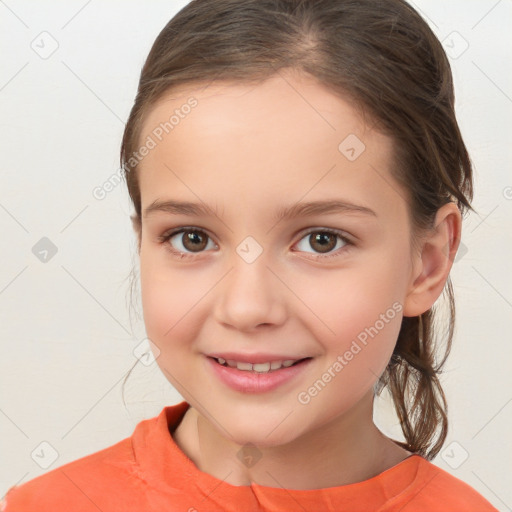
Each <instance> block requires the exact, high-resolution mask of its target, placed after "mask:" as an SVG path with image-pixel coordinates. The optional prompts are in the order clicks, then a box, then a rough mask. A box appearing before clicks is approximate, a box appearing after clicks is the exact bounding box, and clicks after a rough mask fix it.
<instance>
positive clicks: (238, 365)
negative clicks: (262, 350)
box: [236, 362, 252, 371]
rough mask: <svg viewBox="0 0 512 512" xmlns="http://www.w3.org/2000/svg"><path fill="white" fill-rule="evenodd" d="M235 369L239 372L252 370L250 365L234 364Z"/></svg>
mask: <svg viewBox="0 0 512 512" xmlns="http://www.w3.org/2000/svg"><path fill="white" fill-rule="evenodd" d="M236 367H237V368H238V369H239V370H249V371H251V370H252V364H251V363H240V362H238V363H236Z"/></svg>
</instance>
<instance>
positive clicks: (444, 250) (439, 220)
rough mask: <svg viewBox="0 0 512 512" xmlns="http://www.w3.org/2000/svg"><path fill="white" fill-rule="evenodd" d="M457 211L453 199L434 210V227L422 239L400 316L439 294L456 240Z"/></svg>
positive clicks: (415, 311)
mask: <svg viewBox="0 0 512 512" xmlns="http://www.w3.org/2000/svg"><path fill="white" fill-rule="evenodd" d="M461 222H462V218H461V214H460V211H459V209H458V207H457V205H456V204H455V203H452V202H450V203H447V204H445V205H444V206H442V207H441V208H440V209H439V210H438V211H437V214H436V219H435V223H434V228H433V229H432V231H431V233H430V234H428V235H427V236H426V237H425V238H424V239H423V241H422V246H421V251H420V254H418V256H417V258H418V259H417V261H416V262H415V263H416V264H415V265H414V267H415V274H414V275H413V276H411V280H412V282H411V284H410V287H409V291H408V293H407V296H406V298H405V301H404V316H408V317H412V316H418V315H421V314H422V313H424V312H425V311H427V310H428V309H430V308H431V307H432V305H433V304H434V302H435V301H436V300H437V299H438V297H439V296H440V295H441V293H442V291H443V288H444V285H445V283H446V281H447V279H448V276H449V274H450V270H451V268H452V265H453V261H454V259H455V254H456V253H457V249H458V247H459V244H460V235H461Z"/></svg>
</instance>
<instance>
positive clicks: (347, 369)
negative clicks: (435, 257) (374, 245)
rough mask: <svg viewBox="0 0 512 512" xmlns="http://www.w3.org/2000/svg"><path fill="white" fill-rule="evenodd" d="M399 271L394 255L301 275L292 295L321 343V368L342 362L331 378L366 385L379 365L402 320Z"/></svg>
mask: <svg viewBox="0 0 512 512" xmlns="http://www.w3.org/2000/svg"><path fill="white" fill-rule="evenodd" d="M400 272H402V273H403V269H402V270H400V265H397V264H396V262H395V259H394V258H390V257H388V258H387V260H386V258H385V257H381V258H380V259H378V258H377V259H376V261H374V262H372V264H369V263H368V264H365V265H360V266H357V267H353V268H350V269H343V270H339V271H331V272H329V273H328V274H327V273H326V274H325V275H324V277H319V276H318V273H317V274H315V275H313V274H311V275H310V276H307V275H303V276H302V278H301V281H300V289H297V295H299V296H301V297H305V301H304V302H305V303H306V304H307V305H308V309H307V310H306V309H304V308H301V309H303V310H304V311H303V314H301V319H302V322H303V324H304V325H305V327H306V328H307V329H308V330H309V331H311V332H312V333H314V337H315V338H316V339H317V340H318V342H319V344H320V345H321V350H322V352H323V353H324V354H325V356H326V360H325V362H326V365H327V368H330V367H332V365H334V364H335V362H336V361H338V362H339V364H341V365H342V366H343V372H341V371H338V372H336V374H337V375H340V376H341V374H342V373H343V375H344V377H342V378H341V379H336V380H338V381H342V380H343V381H345V382H346V383H350V384H351V385H353V384H356V383H360V384H362V383H369V382H371V381H374V380H375V379H376V378H377V377H378V376H379V375H380V374H381V373H382V371H383V370H384V369H385V367H386V365H387V363H388V362H389V358H390V357H391V354H392V352H393V349H394V346H395V344H396V340H397V337H398V333H399V331H400V325H401V320H402V309H403V305H402V302H403V294H402V290H403V277H402V276H401V275H400ZM319 348H320V347H319ZM338 356H340V357H341V361H340V360H339V359H338ZM337 369H338V370H340V366H339V365H337ZM335 370H336V369H331V371H335ZM345 379H346V380H345Z"/></svg>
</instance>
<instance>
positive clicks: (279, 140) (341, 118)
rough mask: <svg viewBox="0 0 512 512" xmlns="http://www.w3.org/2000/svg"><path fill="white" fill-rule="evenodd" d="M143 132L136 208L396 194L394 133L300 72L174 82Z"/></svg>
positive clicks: (386, 202) (378, 204)
mask: <svg viewBox="0 0 512 512" xmlns="http://www.w3.org/2000/svg"><path fill="white" fill-rule="evenodd" d="M149 139H151V140H152V145H153V144H154V147H153V148H152V149H151V151H149V152H148V154H147V155H146V156H145V157H144V159H143V160H142V161H141V162H140V164H139V181H140V188H141V195H142V204H143V208H144V206H147V205H148V204H149V203H151V202H152V201H154V200H156V199H162V198H165V196H167V195H170V196H172V197H177V196H179V197H180V198H181V199H188V200H196V201H197V199H198V197H200V198H201V199H203V197H207V198H208V199H212V198H213V201H207V202H208V203H209V204H212V203H221V204H225V203H226V202H231V203H233V204H234V203H236V204H238V206H240V207H244V206H245V207H248V206H249V204H250V205H252V206H256V205H257V204H258V201H259V204H262V202H263V203H264V204H265V205H266V206H268V205H269V203H271V202H273V201H274V202H276V204H282V203H283V200H284V199H287V201H286V202H287V203H290V202H294V201H299V200H300V199H301V198H302V197H305V196H306V195H308V197H307V199H308V200H314V199H319V197H322V198H339V197H343V198H344V199H351V200H354V201H355V200H359V202H360V203H361V204H365V203H366V205H367V206H369V204H368V203H372V209H375V208H377V209H381V210H382V209H385V208H392V207H393V206H395V207H396V206H397V205H396V202H397V200H400V199H401V198H403V192H401V191H400V190H399V186H398V184H397V183H396V182H394V180H393V178H392V177H391V174H390V167H391V162H392V149H393V148H392V141H391V140H390V139H389V138H388V137H387V136H385V135H383V134H382V133H380V132H378V131H376V130H374V129H373V128H372V127H371V126H368V125H366V124H365V122H364V121H363V119H362V118H361V116H360V114H359V112H358V111H357V110H356V108H355V107H354V106H353V105H352V104H351V102H350V100H349V99H344V98H343V97H340V96H339V95H336V94H334V93H332V92H331V91H329V90H328V89H327V88H325V87H323V86H322V85H321V84H319V83H318V82H317V81H315V80H313V79H311V78H307V77H304V76H298V75H290V74H288V75H284V74H283V75H276V76H274V77H272V78H270V79H268V80H266V81H265V82H262V83H259V84H240V83H229V82H225V83H214V84H211V85H204V84H202V85H196V86H180V87H179V88H177V89H174V90H171V91H169V92H168V93H166V94H165V95H164V96H162V98H161V99H160V100H159V101H158V102H157V103H156V104H155V105H154V106H153V108H152V109H151V110H150V111H149V112H148V114H147V116H146V118H145V120H144V124H143V126H142V130H141V136H140V143H141V144H143V143H144V142H145V141H148V140H149ZM233 195H236V198H235V197H233ZM194 196H195V197H194ZM327 196H329V197H327ZM205 200H206V198H205ZM374 207H375V208H374ZM395 209H396V208H395Z"/></svg>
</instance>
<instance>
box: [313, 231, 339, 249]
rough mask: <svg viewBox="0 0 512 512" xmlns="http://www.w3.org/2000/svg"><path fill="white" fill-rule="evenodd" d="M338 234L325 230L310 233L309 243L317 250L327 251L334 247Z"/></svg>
mask: <svg viewBox="0 0 512 512" xmlns="http://www.w3.org/2000/svg"><path fill="white" fill-rule="evenodd" d="M337 237H338V235H334V234H332V233H326V232H323V231H322V232H318V233H312V234H311V235H309V243H310V245H311V247H313V249H315V250H317V251H318V252H329V251H332V250H333V249H334V247H336V239H337Z"/></svg>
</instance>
